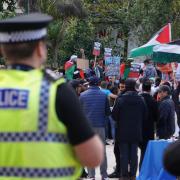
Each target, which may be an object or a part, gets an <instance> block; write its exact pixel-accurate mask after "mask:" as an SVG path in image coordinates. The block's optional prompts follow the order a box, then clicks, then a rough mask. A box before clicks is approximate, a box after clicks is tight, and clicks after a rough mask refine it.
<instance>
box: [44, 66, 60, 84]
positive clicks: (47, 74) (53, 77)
mask: <svg viewBox="0 0 180 180" xmlns="http://www.w3.org/2000/svg"><path fill="white" fill-rule="evenodd" d="M43 75H44V77H45V78H46V79H47V80H48V81H50V82H55V81H57V80H59V79H61V78H62V77H60V76H58V75H57V74H56V73H55V72H53V71H52V70H50V69H43Z"/></svg>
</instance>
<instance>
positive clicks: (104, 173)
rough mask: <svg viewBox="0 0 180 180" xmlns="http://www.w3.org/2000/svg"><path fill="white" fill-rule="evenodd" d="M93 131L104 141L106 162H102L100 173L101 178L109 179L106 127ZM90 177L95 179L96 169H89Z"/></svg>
mask: <svg viewBox="0 0 180 180" xmlns="http://www.w3.org/2000/svg"><path fill="white" fill-rule="evenodd" d="M93 130H94V131H95V133H96V134H98V135H99V136H100V138H101V140H102V142H103V143H104V160H103V162H102V164H101V165H100V172H101V176H102V177H103V178H106V177H107V158H106V147H105V144H106V139H105V127H102V128H93ZM88 176H89V177H95V169H94V168H88Z"/></svg>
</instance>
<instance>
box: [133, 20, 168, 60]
mask: <svg viewBox="0 0 180 180" xmlns="http://www.w3.org/2000/svg"><path fill="white" fill-rule="evenodd" d="M169 42H171V24H170V23H168V24H167V25H166V26H164V27H163V28H162V29H161V30H159V31H158V32H157V33H156V34H155V35H154V36H153V37H152V38H151V39H150V41H148V42H147V43H146V44H144V45H143V46H141V47H138V48H135V49H133V50H131V52H130V57H131V58H134V57H138V56H150V55H152V53H153V47H154V46H155V45H158V44H164V43H169Z"/></svg>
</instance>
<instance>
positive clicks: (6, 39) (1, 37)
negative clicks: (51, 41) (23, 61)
mask: <svg viewBox="0 0 180 180" xmlns="http://www.w3.org/2000/svg"><path fill="white" fill-rule="evenodd" d="M46 35H47V29H46V28H43V29H38V30H28V31H16V32H9V33H8V32H0V43H11V42H12V43H16V42H26V41H33V40H38V39H41V38H43V37H45V36H46Z"/></svg>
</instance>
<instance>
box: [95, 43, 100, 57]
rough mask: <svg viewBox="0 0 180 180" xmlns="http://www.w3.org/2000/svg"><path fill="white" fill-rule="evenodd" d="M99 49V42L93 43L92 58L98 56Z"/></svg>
mask: <svg viewBox="0 0 180 180" xmlns="http://www.w3.org/2000/svg"><path fill="white" fill-rule="evenodd" d="M100 47H101V43H99V42H95V43H94V49H93V55H94V56H99V55H100Z"/></svg>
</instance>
